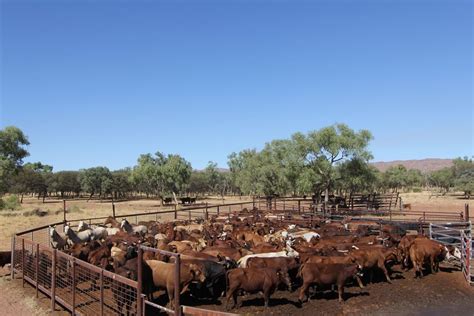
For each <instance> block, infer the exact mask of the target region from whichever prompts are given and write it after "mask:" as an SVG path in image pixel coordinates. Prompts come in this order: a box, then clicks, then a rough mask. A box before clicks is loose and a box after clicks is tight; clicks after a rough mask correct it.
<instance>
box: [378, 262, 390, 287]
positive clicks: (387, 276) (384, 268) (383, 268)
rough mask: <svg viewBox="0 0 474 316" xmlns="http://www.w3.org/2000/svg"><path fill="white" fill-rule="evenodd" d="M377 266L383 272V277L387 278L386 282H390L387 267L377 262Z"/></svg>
mask: <svg viewBox="0 0 474 316" xmlns="http://www.w3.org/2000/svg"><path fill="white" fill-rule="evenodd" d="M379 268H380V269H382V271H383V273H384V274H385V278H387V282H388V283H392V280H390V276H389V275H388V271H387V268H386V267H385V263H384V262H383V261H382V262H379Z"/></svg>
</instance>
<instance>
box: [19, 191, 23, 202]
mask: <svg viewBox="0 0 474 316" xmlns="http://www.w3.org/2000/svg"><path fill="white" fill-rule="evenodd" d="M22 203H23V193H22V194H21V198H20V204H22Z"/></svg>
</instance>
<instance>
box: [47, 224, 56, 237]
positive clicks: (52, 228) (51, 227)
mask: <svg viewBox="0 0 474 316" xmlns="http://www.w3.org/2000/svg"><path fill="white" fill-rule="evenodd" d="M55 230H56V228H55V227H54V226H49V227H48V231H49V236H50V237H53V236H54V232H55Z"/></svg>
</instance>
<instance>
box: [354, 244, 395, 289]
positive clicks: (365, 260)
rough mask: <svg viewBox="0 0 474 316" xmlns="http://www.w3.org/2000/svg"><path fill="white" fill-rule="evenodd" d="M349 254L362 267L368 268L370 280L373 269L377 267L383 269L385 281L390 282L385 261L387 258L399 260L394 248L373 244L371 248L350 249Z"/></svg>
mask: <svg viewBox="0 0 474 316" xmlns="http://www.w3.org/2000/svg"><path fill="white" fill-rule="evenodd" d="M349 256H350V257H351V258H352V259H353V260H354V261H355V262H356V263H357V264H359V265H360V266H361V267H362V268H363V269H367V270H370V281H372V277H373V271H374V269H375V268H379V269H380V270H382V271H383V273H384V275H385V278H386V279H387V282H388V283H392V281H391V280H390V276H389V275H388V270H387V268H386V267H385V263H386V262H387V261H388V260H389V259H393V260H394V261H398V260H399V256H398V253H397V251H396V249H393V248H384V247H376V246H374V247H372V248H367V249H359V250H355V251H352V252H351V253H350V254H349Z"/></svg>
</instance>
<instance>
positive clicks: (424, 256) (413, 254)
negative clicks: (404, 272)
mask: <svg viewBox="0 0 474 316" xmlns="http://www.w3.org/2000/svg"><path fill="white" fill-rule="evenodd" d="M409 254H410V260H411V262H412V263H413V267H414V269H415V278H416V277H417V274H418V272H419V273H420V277H423V265H424V264H425V263H429V264H430V268H431V272H433V273H435V272H438V270H439V262H440V261H443V260H444V259H445V258H448V259H449V257H450V253H449V251H448V248H446V246H445V245H443V244H441V243H439V242H437V241H434V240H430V239H418V238H417V239H415V240H414V241H413V242H412V244H411V246H410V250H409Z"/></svg>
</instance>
